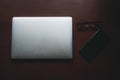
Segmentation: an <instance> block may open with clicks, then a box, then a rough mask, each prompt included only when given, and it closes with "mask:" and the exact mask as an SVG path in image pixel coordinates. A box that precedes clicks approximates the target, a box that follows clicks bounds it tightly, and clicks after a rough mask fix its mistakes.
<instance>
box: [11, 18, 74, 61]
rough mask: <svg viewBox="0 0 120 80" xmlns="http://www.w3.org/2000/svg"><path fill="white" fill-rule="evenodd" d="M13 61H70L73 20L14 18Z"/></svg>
mask: <svg viewBox="0 0 120 80" xmlns="http://www.w3.org/2000/svg"><path fill="white" fill-rule="evenodd" d="M11 46H12V47H11V58H12V59H71V58H72V18H71V17H13V19H12V44H11Z"/></svg>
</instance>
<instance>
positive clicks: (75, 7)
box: [0, 0, 120, 80]
mask: <svg viewBox="0 0 120 80" xmlns="http://www.w3.org/2000/svg"><path fill="white" fill-rule="evenodd" d="M118 5H119V4H118V2H116V0H0V80H120V77H119V75H120V65H119V63H120V62H119V61H120V58H119V57H120V55H119V54H120V50H119V49H120V47H119V46H120V38H119V37H120V36H119V35H120V31H119V29H120V28H119V24H118V23H119V20H118V14H119V13H118V12H119V11H118V10H119V7H118ZM13 16H72V17H73V54H74V59H73V60H72V61H68V62H66V61H40V60H36V61H13V60H11V59H10V51H11V49H10V48H11V22H12V21H11V20H12V17H13ZM79 21H104V25H105V26H104V32H105V33H106V34H107V35H108V36H109V37H110V38H111V41H110V43H109V44H108V45H107V47H106V48H105V49H104V50H103V51H102V52H101V53H100V54H99V55H98V56H97V57H96V58H95V59H94V60H93V61H92V62H91V63H88V62H86V61H85V60H84V58H83V57H82V56H81V55H80V54H79V49H80V48H81V47H82V46H83V45H84V44H85V42H86V41H87V40H88V38H89V37H90V36H91V34H92V33H93V32H92V31H86V32H78V31H77V27H76V24H77V23H78V22H79ZM90 33H91V34H90Z"/></svg>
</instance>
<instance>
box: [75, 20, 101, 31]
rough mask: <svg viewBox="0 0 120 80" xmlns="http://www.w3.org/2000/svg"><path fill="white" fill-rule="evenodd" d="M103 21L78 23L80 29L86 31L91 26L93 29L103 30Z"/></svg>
mask: <svg viewBox="0 0 120 80" xmlns="http://www.w3.org/2000/svg"><path fill="white" fill-rule="evenodd" d="M102 26H103V22H80V23H78V24H77V29H78V31H86V30H87V29H89V28H91V29H92V30H95V31H97V30H101V29H102Z"/></svg>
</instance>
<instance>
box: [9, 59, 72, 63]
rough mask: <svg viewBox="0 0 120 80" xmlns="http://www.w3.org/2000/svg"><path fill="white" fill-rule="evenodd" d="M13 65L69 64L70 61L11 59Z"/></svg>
mask: <svg viewBox="0 0 120 80" xmlns="http://www.w3.org/2000/svg"><path fill="white" fill-rule="evenodd" d="M11 60H12V62H13V63H70V62H72V59H11Z"/></svg>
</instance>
